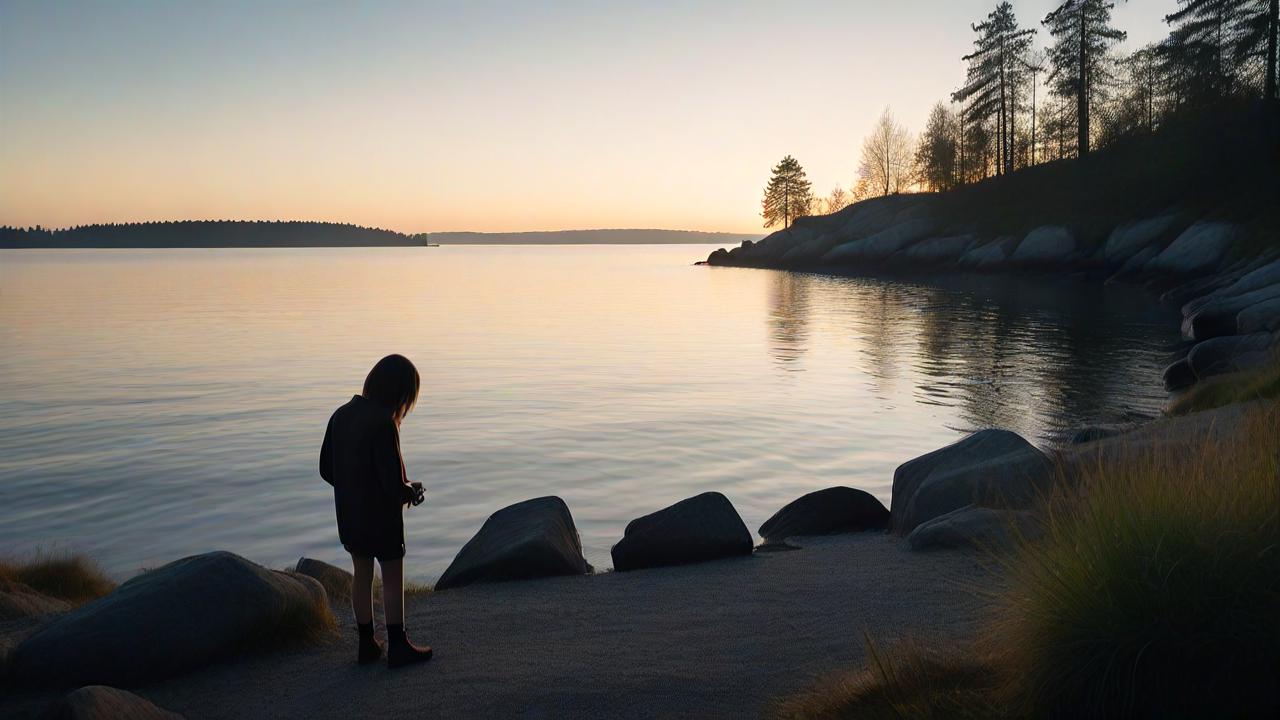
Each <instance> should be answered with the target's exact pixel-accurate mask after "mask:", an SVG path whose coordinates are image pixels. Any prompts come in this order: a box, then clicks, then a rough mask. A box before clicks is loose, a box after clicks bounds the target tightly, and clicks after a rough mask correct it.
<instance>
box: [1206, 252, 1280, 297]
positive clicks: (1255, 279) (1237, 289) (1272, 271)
mask: <svg viewBox="0 0 1280 720" xmlns="http://www.w3.org/2000/svg"><path fill="white" fill-rule="evenodd" d="M1273 285H1280V260H1273V261H1271V262H1269V263H1267V264H1265V265H1263V266H1262V267H1259V268H1254V269H1253V270H1250V271H1249V272H1248V273H1245V275H1244V276H1243V277H1241V278H1240V279H1238V280H1236V281H1235V282H1234V283H1232V284H1230V285H1228V286H1227V287H1225V288H1223V289H1222V290H1220V291H1219V292H1218V293H1216V295H1217V296H1218V297H1227V296H1235V295H1244V294H1245V293H1248V292H1253V291H1254V290H1260V289H1262V288H1264V287H1268V286H1273Z"/></svg>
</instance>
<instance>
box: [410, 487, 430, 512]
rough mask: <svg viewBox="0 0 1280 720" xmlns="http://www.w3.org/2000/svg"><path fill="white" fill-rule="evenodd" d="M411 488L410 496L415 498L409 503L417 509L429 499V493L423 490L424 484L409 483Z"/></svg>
mask: <svg viewBox="0 0 1280 720" xmlns="http://www.w3.org/2000/svg"><path fill="white" fill-rule="evenodd" d="M409 488H410V490H411V491H412V492H411V493H410V494H411V495H412V496H413V499H412V500H410V501H409V504H410V505H413V506H415V507H416V506H418V505H421V504H422V501H423V500H425V499H426V498H427V491H426V490H425V489H423V487H422V483H420V482H411V483H409Z"/></svg>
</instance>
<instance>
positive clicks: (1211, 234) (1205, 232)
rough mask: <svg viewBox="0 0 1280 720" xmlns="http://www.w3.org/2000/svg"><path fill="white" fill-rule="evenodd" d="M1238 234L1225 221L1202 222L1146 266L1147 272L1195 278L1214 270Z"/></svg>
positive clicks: (1193, 226)
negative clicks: (1196, 275) (1194, 276)
mask: <svg viewBox="0 0 1280 720" xmlns="http://www.w3.org/2000/svg"><path fill="white" fill-rule="evenodd" d="M1238 235H1239V229H1238V228H1237V227H1236V226H1235V225H1233V224H1231V223H1226V222H1207V221H1201V222H1198V223H1196V224H1194V225H1192V226H1191V227H1189V228H1187V229H1186V230H1184V231H1183V232H1182V234H1181V235H1179V236H1178V238H1177V239H1176V240H1174V241H1173V243H1172V244H1170V245H1169V247H1167V248H1165V249H1164V250H1163V251H1162V252H1161V253H1160V254H1159V255H1156V256H1155V257H1154V258H1152V259H1151V261H1150V262H1148V263H1147V264H1146V266H1145V268H1144V269H1145V270H1146V271H1147V272H1159V273H1167V274H1170V275H1194V274H1200V273H1205V272H1209V271H1211V270H1213V269H1214V268H1217V267H1218V266H1219V265H1220V264H1221V262H1222V259H1223V258H1224V257H1226V255H1227V251H1229V250H1230V249H1231V246H1232V244H1233V243H1235V241H1236V238H1237V237H1238Z"/></svg>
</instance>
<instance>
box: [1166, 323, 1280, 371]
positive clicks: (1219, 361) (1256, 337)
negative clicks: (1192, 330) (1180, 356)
mask: <svg viewBox="0 0 1280 720" xmlns="http://www.w3.org/2000/svg"><path fill="white" fill-rule="evenodd" d="M1273 345H1274V338H1273V336H1272V335H1271V333H1265V332H1260V333H1253V334H1252V335H1230V336H1227V337H1216V338H1210V339H1208V340H1205V341H1204V342H1202V343H1197V344H1196V346H1195V347H1193V348H1191V352H1190V353H1188V354H1187V362H1188V363H1189V364H1190V365H1191V370H1192V372H1194V373H1195V375H1196V378H1197V379H1199V380H1203V379H1205V378H1207V377H1212V376H1214V375H1222V374H1224V373H1229V372H1236V371H1238V370H1249V369H1251V368H1255V367H1259V366H1261V365H1265V364H1267V362H1269V361H1270V360H1271V358H1272V353H1273V350H1272V346H1273Z"/></svg>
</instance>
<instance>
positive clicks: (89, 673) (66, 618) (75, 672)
mask: <svg viewBox="0 0 1280 720" xmlns="http://www.w3.org/2000/svg"><path fill="white" fill-rule="evenodd" d="M329 623H332V616H331V615H330V614H329V606H328V602H327V599H326V597H325V593H324V588H323V587H321V586H320V583H318V582H316V581H315V580H313V579H311V578H309V577H305V576H300V575H294V574H291V573H285V572H281V571H278V570H269V569H267V568H264V567H262V566H261V565H257V564H255V563H252V562H249V561H248V560H245V559H244V558H242V557H240V556H238V555H233V554H231V553H229V552H212V553H207V554H204V555H194V556H192V557H187V558H183V559H181V560H177V561H174V562H171V563H169V564H168V565H165V566H163V567H160V568H157V569H155V570H152V571H150V572H147V573H143V574H142V575H139V576H137V577H135V578H133V579H132V580H129V581H128V582H126V583H124V584H123V585H121V586H120V587H119V588H117V589H116V590H115V592H112V593H111V594H109V595H107V596H105V597H102V598H99V599H97V600H94V601H93V602H91V603H88V604H86V605H82V606H80V607H79V608H77V609H75V610H72V611H71V612H69V613H67V614H65V615H62V616H61V617H59V618H58V619H56V620H54V621H53V622H51V623H50V624H48V625H46V626H44V627H42V628H41V629H39V630H37V631H36V632H35V633H33V634H32V635H31V636H29V637H28V638H27V639H25V640H24V641H23V642H22V643H21V644H19V645H18V647H17V648H16V649H15V650H14V652H13V656H12V659H11V663H10V668H9V672H10V676H11V678H13V679H14V680H16V681H17V682H20V683H25V684H30V685H62V686H66V685H92V684H99V683H101V684H111V685H138V684H142V683H147V682H153V681H156V680H160V679H163V678H166V677H170V676H172V675H176V674H178V673H181V672H184V671H187V670H192V669H194V668H197V667H200V666H202V665H205V664H207V663H209V662H211V661H213V660H215V659H217V658H219V657H222V656H225V655H227V654H229V653H232V652H234V651H236V650H239V649H240V648H243V647H245V646H246V645H248V644H250V643H253V642H257V641H260V640H261V639H262V638H263V637H266V636H271V635H272V634H273V633H275V632H277V631H278V629H279V627H280V626H281V625H286V626H288V627H290V628H291V629H298V630H299V631H308V630H309V631H316V630H319V629H321V628H322V627H324V626H327V625H328V624H329Z"/></svg>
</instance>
